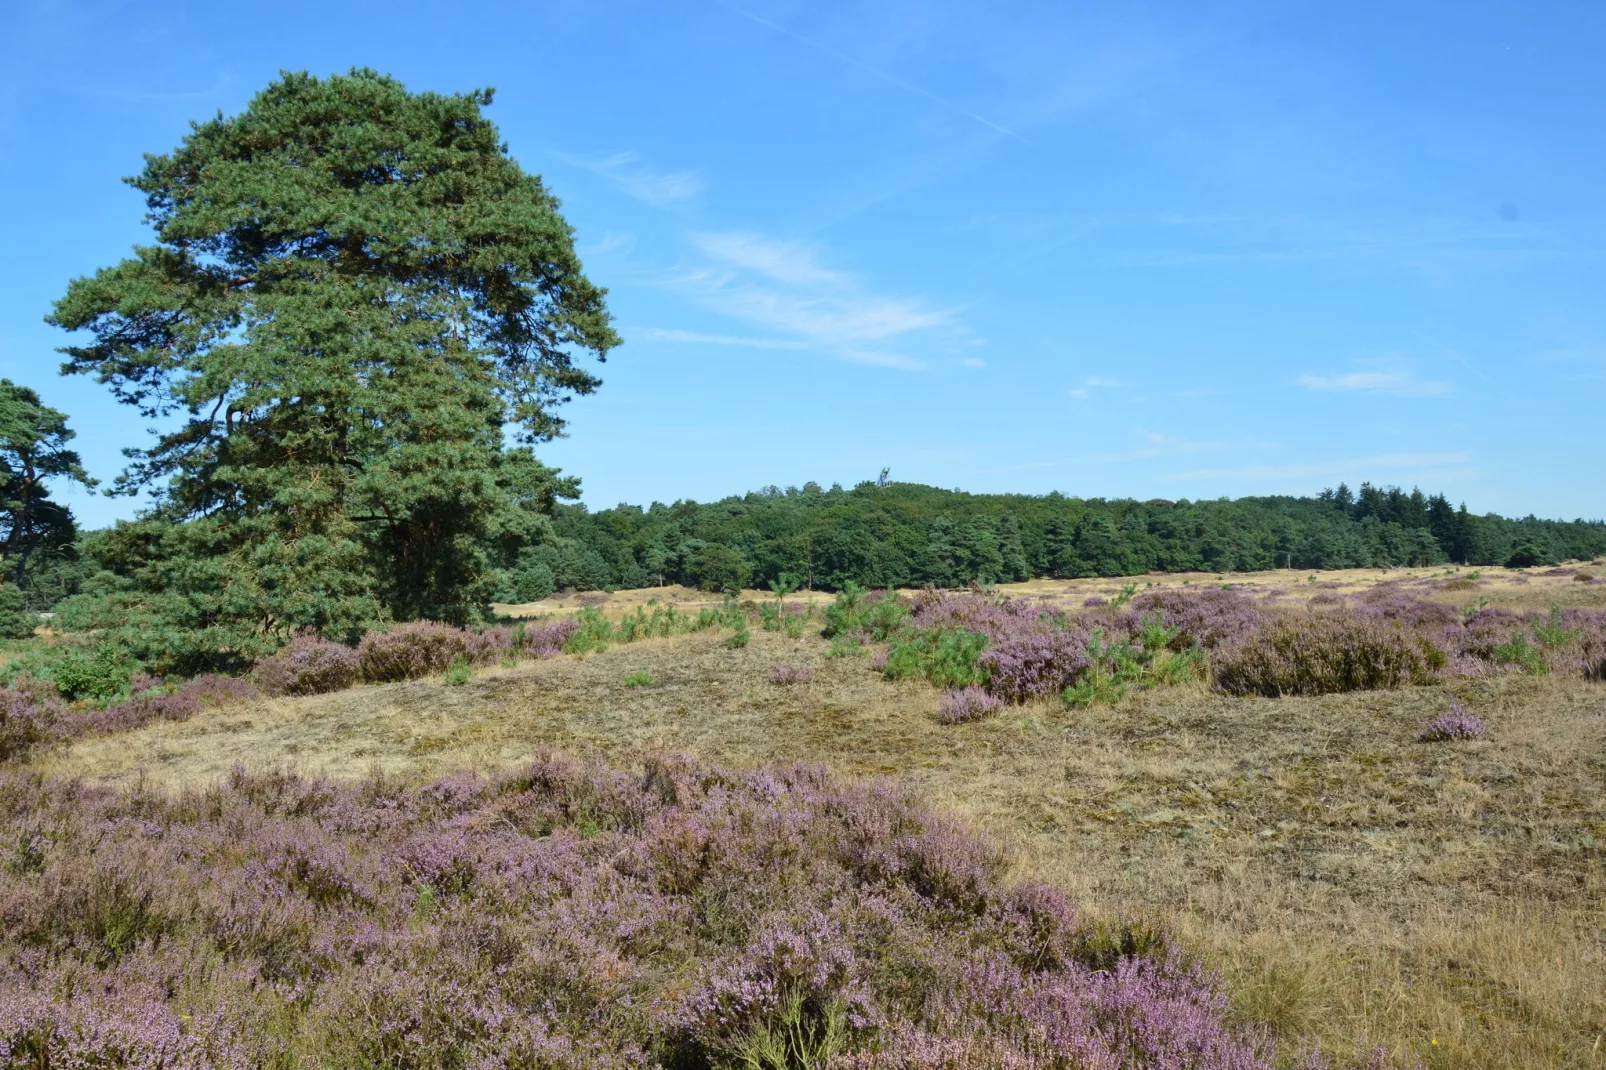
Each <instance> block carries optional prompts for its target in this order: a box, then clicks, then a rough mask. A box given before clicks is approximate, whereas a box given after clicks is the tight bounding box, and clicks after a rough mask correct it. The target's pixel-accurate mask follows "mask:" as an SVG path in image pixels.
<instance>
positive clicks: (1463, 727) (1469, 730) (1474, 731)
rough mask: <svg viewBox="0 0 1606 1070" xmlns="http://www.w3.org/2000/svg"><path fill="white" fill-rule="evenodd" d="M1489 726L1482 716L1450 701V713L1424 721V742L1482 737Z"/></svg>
mask: <svg viewBox="0 0 1606 1070" xmlns="http://www.w3.org/2000/svg"><path fill="white" fill-rule="evenodd" d="M1487 730H1488V726H1487V725H1485V724H1484V723H1483V721H1482V719H1481V718H1479V717H1477V716H1475V715H1473V714H1470V713H1468V712H1467V711H1466V710H1464V709H1462V708H1461V705H1460V704H1459V703H1457V702H1453V701H1452V702H1451V703H1450V710H1449V712H1448V713H1441V714H1439V716H1437V717H1433V718H1430V719H1428V720H1425V721H1423V722H1422V740H1423V742H1443V741H1447V740H1457V739H1480V738H1482V736H1483V734H1484V732H1485V731H1487Z"/></svg>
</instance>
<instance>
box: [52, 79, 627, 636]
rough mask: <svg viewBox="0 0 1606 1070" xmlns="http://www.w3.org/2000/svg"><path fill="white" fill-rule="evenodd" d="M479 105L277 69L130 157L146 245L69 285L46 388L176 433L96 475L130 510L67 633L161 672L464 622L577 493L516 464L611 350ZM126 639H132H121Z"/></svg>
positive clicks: (587, 286) (529, 462) (559, 238)
mask: <svg viewBox="0 0 1606 1070" xmlns="http://www.w3.org/2000/svg"><path fill="white" fill-rule="evenodd" d="M490 101H491V94H490V93H489V92H488V91H475V92H471V93H465V94H460V95H441V94H436V93H409V92H408V91H407V90H406V89H405V88H404V87H403V86H402V85H401V84H400V83H398V82H396V81H395V80H393V79H391V78H388V77H384V76H381V75H378V74H376V73H374V72H372V71H366V70H355V71H352V72H351V73H350V74H348V75H344V76H336V77H331V78H327V79H321V80H320V79H318V78H314V77H311V76H309V75H306V74H289V75H285V76H283V77H282V78H281V79H280V80H279V81H276V82H274V83H273V84H272V85H270V86H269V87H268V88H267V89H265V90H264V91H263V92H261V93H260V94H258V95H257V96H256V97H255V98H254V99H253V100H252V101H251V102H250V104H249V106H248V107H247V109H246V110H245V111H244V112H243V113H241V114H239V115H237V116H233V117H223V116H218V117H217V118H214V119H210V120H207V121H205V122H203V123H199V124H197V125H195V126H194V127H192V129H191V131H190V133H189V134H188V136H187V137H186V138H185V139H184V141H183V143H182V144H181V145H180V146H179V147H178V148H177V149H176V150H174V151H173V152H172V153H169V154H166V155H152V156H148V157H146V165H145V168H144V170H143V172H142V173H141V174H140V175H139V176H137V177H136V178H134V179H132V180H131V183H132V184H133V185H134V186H135V187H136V188H137V189H138V190H140V191H141V192H142V193H143V194H144V195H145V197H146V203H147V205H148V207H149V215H148V218H149V220H150V222H151V224H152V226H153V227H154V229H155V240H154V242H153V243H152V244H149V245H143V246H140V247H138V248H137V249H136V250H135V253H134V256H133V257H132V258H131V259H128V260H125V261H123V262H122V263H120V264H117V265H115V266H113V267H109V268H105V269H102V270H101V271H99V272H97V273H96V274H95V275H93V276H92V277H88V278H80V279H77V280H74V281H73V282H72V284H71V285H70V286H69V287H68V290H67V293H66V295H65V296H63V297H62V299H61V300H60V301H59V302H57V304H56V306H55V309H54V311H53V313H52V316H51V320H52V322H54V323H55V324H57V325H58V326H60V327H63V328H65V329H67V330H72V331H84V332H87V333H88V334H89V335H90V336H91V337H90V340H89V341H88V342H87V343H86V344H82V345H72V346H68V347H67V348H66V349H65V350H64V352H65V353H66V354H67V358H68V359H67V362H66V364H65V365H64V371H66V372H68V373H78V374H88V375H93V376H95V377H96V379H97V380H99V381H100V382H102V383H104V384H106V385H107V386H108V387H110V389H111V390H112V392H113V393H114V395H115V396H117V397H118V398H119V399H120V400H122V401H125V402H127V403H129V404H132V405H135V406H137V407H138V408H139V409H140V411H141V412H142V413H144V414H146V415H150V416H168V417H177V420H176V421H173V420H169V421H168V425H167V426H169V427H170V430H167V431H165V432H164V433H161V434H159V435H158V436H157V437H156V438H155V440H154V442H153V443H152V444H151V445H149V446H148V447H147V448H145V449H142V450H138V451H135V452H134V454H133V456H134V462H133V464H132V465H131V467H130V468H129V469H128V471H127V472H125V473H124V475H123V476H122V477H121V478H120V479H119V481H118V489H120V490H126V491H133V490H136V489H139V488H148V489H150V490H152V491H153V493H154V494H155V496H156V505H155V507H154V508H153V509H152V510H151V511H150V512H149V513H148V514H147V515H146V516H145V517H144V518H143V519H142V520H140V521H137V522H135V523H134V524H129V525H122V526H121V528H120V530H121V529H126V532H125V533H124V536H123V537H122V538H121V540H120V541H119V544H118V545H116V546H113V547H110V548H109V550H110V551H111V552H110V554H109V557H108V559H107V561H106V570H107V571H108V572H109V573H110V574H111V576H112V578H111V579H110V580H108V581H107V582H104V583H101V584H99V585H98V587H97V591H96V592H95V593H94V594H93V595H91V596H89V597H91V598H92V599H93V600H95V601H96V603H97V604H96V605H95V606H93V607H91V608H86V609H84V610H83V612H82V614H81V616H82V618H85V619H87V620H91V621H94V622H95V623H98V624H99V626H103V627H117V628H122V629H126V630H129V631H142V632H146V633H148V634H149V635H150V636H151V637H152V638H151V640H150V641H149V643H148V644H147V645H150V646H153V647H156V648H159V649H157V650H155V651H154V652H155V653H157V654H158V655H159V660H161V661H163V662H164V663H168V664H175V665H176V664H180V663H182V664H185V665H187V666H197V665H199V666H201V667H206V666H214V665H217V664H219V663H227V662H229V661H230V660H239V659H241V658H246V659H248V658H249V657H251V656H253V655H254V653H256V652H257V651H259V650H261V649H271V648H272V647H273V646H274V645H276V644H278V643H281V642H282V641H283V640H284V639H285V638H286V637H287V636H289V635H290V634H293V633H295V632H296V631H298V630H300V629H302V628H309V627H310V628H314V629H317V630H319V631H321V632H323V633H325V634H336V635H341V636H350V635H351V634H352V633H353V632H354V630H359V629H360V628H361V627H363V626H366V625H368V624H370V623H373V622H378V621H383V620H385V619H387V618H393V619H402V620H406V619H413V618H421V617H427V618H429V619H435V620H442V621H446V622H449V623H463V622H466V621H469V620H471V619H475V618H477V617H478V616H479V615H480V614H481V613H482V612H483V607H484V605H485V603H486V601H487V600H488V598H489V596H490V594H491V593H492V591H491V590H490V587H489V583H490V581H491V579H492V577H493V576H494V572H493V569H492V567H491V564H492V559H493V557H495V556H496V555H497V554H499V553H504V555H505V548H507V547H515V548H516V547H518V546H521V545H528V544H531V543H533V542H538V541H541V539H540V537H541V527H542V524H543V523H544V522H545V521H544V519H543V513H545V512H547V511H549V510H550V508H551V506H552V503H553V502H554V500H555V499H556V498H558V497H563V496H573V494H574V493H575V490H576V484H575V483H574V481H573V480H565V479H561V478H559V477H558V476H557V474H556V473H555V472H553V471H552V470H551V469H548V468H546V467H544V466H542V465H540V464H539V463H538V462H537V461H536V460H535V458H534V456H533V454H531V452H530V451H529V450H528V449H527V448H509V447H508V446H506V445H505V439H506V437H507V436H508V435H510V434H511V435H512V436H513V437H515V438H518V439H521V440H523V441H525V442H530V443H533V442H539V441H544V440H546V439H549V438H550V437H552V436H553V435H554V434H556V433H558V432H559V431H560V429H561V428H562V421H561V420H559V419H558V418H557V417H556V416H555V415H554V413H553V407H554V405H556V404H557V403H559V402H561V401H563V400H565V399H566V398H568V397H570V396H572V395H574V394H583V393H589V392H590V391H592V390H594V389H595V388H596V386H597V385H598V381H597V380H596V379H595V378H594V377H593V376H592V375H590V374H589V373H588V372H586V371H584V370H583V369H582V368H581V367H580V366H579V365H578V364H577V363H576V359H577V356H578V355H580V354H583V353H587V352H589V353H591V354H594V355H596V356H597V357H602V356H603V355H605V354H606V352H607V351H608V350H609V349H610V348H611V347H612V346H614V345H615V344H617V342H618V338H617V336H616V335H615V334H614V333H613V331H612V329H611V328H610V327H609V320H608V314H607V311H606V309H605V307H604V302H603V297H604V294H603V291H602V290H600V289H598V288H597V287H595V286H593V285H592V284H591V283H590V282H589V281H588V280H587V279H586V277H585V276H584V274H583V273H582V271H581V266H580V262H579V259H578V257H577V256H576V254H575V252H574V243H573V236H572V233H571V231H570V229H569V227H568V225H567V224H566V223H565V222H564V220H563V219H562V217H561V216H560V215H559V214H558V210H557V201H556V200H555V199H554V198H553V197H552V196H551V194H550V193H548V192H547V190H546V189H545V187H544V186H543V185H542V184H541V182H540V180H539V179H538V178H536V177H534V176H532V175H529V174H526V173H525V172H524V171H523V170H522V169H521V168H520V167H519V165H518V164H517V163H516V162H515V161H514V160H513V159H512V157H511V156H509V154H508V152H507V150H506V147H505V146H504V145H503V144H502V141H501V138H500V135H499V134H498V132H497V130H496V128H495V126H493V125H492V124H491V123H490V122H488V121H487V120H486V119H485V118H484V116H483V114H482V109H483V108H484V107H485V106H486V105H488V104H489V103H490ZM131 638H133V637H131Z"/></svg>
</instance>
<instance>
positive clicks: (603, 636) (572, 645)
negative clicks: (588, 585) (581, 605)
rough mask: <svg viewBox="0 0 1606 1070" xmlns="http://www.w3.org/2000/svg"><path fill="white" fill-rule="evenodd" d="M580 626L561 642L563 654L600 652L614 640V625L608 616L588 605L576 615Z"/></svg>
mask: <svg viewBox="0 0 1606 1070" xmlns="http://www.w3.org/2000/svg"><path fill="white" fill-rule="evenodd" d="M576 619H577V620H578V621H579V622H580V627H579V628H577V629H575V632H574V634H573V635H571V636H570V637H569V639H568V641H567V642H566V643H564V644H563V652H564V653H565V654H601V653H603V652H604V651H606V650H607V649H608V644H609V643H611V642H613V640H614V627H613V625H612V624H610V623H609V622H608V618H607V617H604V616H603V615H602V614H601V613H599V612H597V611H596V610H595V609H592V608H590V607H589V606H588V607H586V608H585V609H582V610H581V611H580V612H579V614H578V615H577V616H576Z"/></svg>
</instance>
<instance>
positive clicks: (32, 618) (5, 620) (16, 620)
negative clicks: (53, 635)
mask: <svg viewBox="0 0 1606 1070" xmlns="http://www.w3.org/2000/svg"><path fill="white" fill-rule="evenodd" d="M38 626H39V615H38V614H37V613H32V612H29V610H28V603H27V599H26V598H25V597H24V595H23V593H22V590H21V588H18V587H13V586H11V585H10V584H6V585H4V586H0V639H27V638H28V637H29V636H31V635H33V630H34V629H35V628H37V627H38Z"/></svg>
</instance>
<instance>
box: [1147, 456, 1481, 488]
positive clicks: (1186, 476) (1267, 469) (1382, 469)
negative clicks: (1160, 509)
mask: <svg viewBox="0 0 1606 1070" xmlns="http://www.w3.org/2000/svg"><path fill="white" fill-rule="evenodd" d="M1470 460H1472V454H1470V453H1467V452H1465V451H1458V452H1454V453H1386V454H1380V455H1378V456H1374V457H1351V458H1349V459H1347V460H1339V461H1318V462H1312V463H1294V464H1249V465H1243V466H1242V467H1238V468H1196V469H1194V470H1193V471H1189V472H1173V473H1171V474H1170V475H1167V476H1165V477H1164V478H1166V479H1168V480H1172V481H1176V482H1185V481H1191V480H1202V479H1241V480H1259V481H1265V480H1271V479H1281V478H1288V477H1293V476H1297V477H1305V476H1335V475H1337V476H1344V475H1350V474H1352V473H1356V472H1370V473H1374V474H1380V473H1386V472H1408V471H1417V470H1420V469H1426V468H1447V467H1450V466H1452V465H1458V464H1466V463H1467V462H1468V461H1470Z"/></svg>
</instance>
